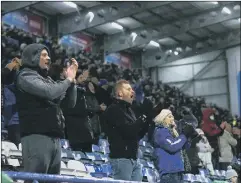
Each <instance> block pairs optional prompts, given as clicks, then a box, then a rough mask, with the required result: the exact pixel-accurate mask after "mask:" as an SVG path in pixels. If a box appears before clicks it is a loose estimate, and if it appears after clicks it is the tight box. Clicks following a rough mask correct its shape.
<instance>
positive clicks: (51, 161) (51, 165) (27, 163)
mask: <svg viewBox="0 0 241 183" xmlns="http://www.w3.org/2000/svg"><path fill="white" fill-rule="evenodd" d="M21 144H22V154H23V166H24V171H25V172H31V173H46V174H60V166H61V144H60V139H57V138H51V137H48V136H45V135H38V134H33V135H29V136H25V137H23V138H21Z"/></svg>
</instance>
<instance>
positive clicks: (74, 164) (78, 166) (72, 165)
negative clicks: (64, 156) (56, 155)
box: [67, 160, 86, 172]
mask: <svg viewBox="0 0 241 183" xmlns="http://www.w3.org/2000/svg"><path fill="white" fill-rule="evenodd" d="M67 167H68V168H69V169H74V170H79V171H83V172H86V167H85V165H84V164H83V163H82V162H80V161H76V160H69V161H68V162H67Z"/></svg>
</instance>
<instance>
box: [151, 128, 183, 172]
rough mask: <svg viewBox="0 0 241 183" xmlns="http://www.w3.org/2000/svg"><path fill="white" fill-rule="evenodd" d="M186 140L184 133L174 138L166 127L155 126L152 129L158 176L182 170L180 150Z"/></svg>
mask: <svg viewBox="0 0 241 183" xmlns="http://www.w3.org/2000/svg"><path fill="white" fill-rule="evenodd" d="M186 142H187V138H186V137H185V136H184V135H180V136H179V137H177V138H174V137H173V135H172V134H171V132H170V131H169V129H168V128H165V127H163V126H161V125H160V126H157V127H156V128H155V131H154V136H153V143H154V148H155V150H154V157H155V158H156V162H155V165H156V168H157V169H158V171H159V174H160V176H162V175H163V174H167V173H177V172H183V171H184V163H183V160H182V157H181V150H182V148H183V147H184V145H185V144H186Z"/></svg>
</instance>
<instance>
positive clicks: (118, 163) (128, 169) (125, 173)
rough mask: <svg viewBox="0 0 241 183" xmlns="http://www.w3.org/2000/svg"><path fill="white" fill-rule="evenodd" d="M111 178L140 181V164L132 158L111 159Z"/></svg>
mask: <svg viewBox="0 0 241 183" xmlns="http://www.w3.org/2000/svg"><path fill="white" fill-rule="evenodd" d="M110 164H111V166H112V170H113V178H114V179H116V180H129V181H142V170H141V165H140V164H139V163H138V162H137V161H136V160H133V159H125V158H119V159H111V160H110Z"/></svg>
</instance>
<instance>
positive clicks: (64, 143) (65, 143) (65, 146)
mask: <svg viewBox="0 0 241 183" xmlns="http://www.w3.org/2000/svg"><path fill="white" fill-rule="evenodd" d="M60 143H61V147H62V148H63V149H70V145H69V141H68V140H66V139H61V140H60Z"/></svg>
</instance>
